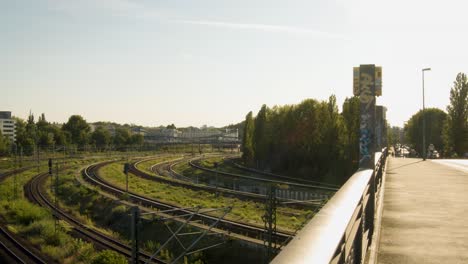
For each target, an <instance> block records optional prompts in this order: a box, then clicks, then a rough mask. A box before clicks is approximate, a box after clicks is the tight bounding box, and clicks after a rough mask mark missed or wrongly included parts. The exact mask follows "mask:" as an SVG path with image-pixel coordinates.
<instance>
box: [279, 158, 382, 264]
mask: <svg viewBox="0 0 468 264" xmlns="http://www.w3.org/2000/svg"><path fill="white" fill-rule="evenodd" d="M386 157H387V150H386V149H384V150H383V151H382V152H378V153H376V155H375V160H376V162H375V169H374V170H372V169H360V170H358V172H356V173H355V174H353V175H352V176H351V178H349V179H348V181H346V183H345V184H344V185H343V186H342V187H341V188H340V189H339V190H338V192H336V193H335V195H334V196H333V197H332V198H331V199H330V201H328V202H327V204H326V205H325V206H324V207H323V208H322V209H321V210H320V211H319V212H318V213H317V215H315V216H314V217H313V218H312V220H311V221H310V222H309V223H308V224H307V225H306V226H305V227H304V228H303V229H302V230H301V231H299V233H298V234H297V235H296V236H295V237H294V239H293V240H292V241H291V242H289V244H288V245H286V247H285V248H284V249H283V250H282V251H281V252H280V253H279V254H278V255H277V256H276V257H275V258H274V259H273V261H272V262H271V263H274V264H283V263H288V264H298V263H314V264H316V263H362V260H363V259H364V258H365V255H366V253H367V249H368V248H369V246H370V244H371V242H372V235H373V231H374V215H375V211H376V210H375V207H376V204H375V201H376V199H375V197H376V193H377V192H378V189H379V187H380V182H381V177H382V169H383V166H384V164H385V159H386Z"/></svg>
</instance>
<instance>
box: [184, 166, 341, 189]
mask: <svg viewBox="0 0 468 264" xmlns="http://www.w3.org/2000/svg"><path fill="white" fill-rule="evenodd" d="M194 161H195V160H190V161H189V165H190V166H192V167H193V168H196V169H199V170H202V171H206V172H210V173H218V175H224V176H228V177H235V178H242V179H247V180H254V181H258V182H264V183H274V184H287V185H289V186H293V187H299V188H309V189H316V190H323V191H330V192H336V191H337V190H338V188H335V187H327V186H321V185H311V184H304V183H295V182H291V181H280V180H269V179H263V178H257V177H252V176H246V175H241V174H235V173H229V172H224V171H219V170H218V171H215V170H212V169H208V168H205V167H203V166H201V165H199V164H197V163H196V162H194Z"/></svg>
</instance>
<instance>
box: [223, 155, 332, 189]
mask: <svg viewBox="0 0 468 264" xmlns="http://www.w3.org/2000/svg"><path fill="white" fill-rule="evenodd" d="M235 158H236V157H232V158H231V157H229V158H226V160H227V161H228V162H230V163H231V164H232V165H233V166H234V167H236V168H238V169H240V170H243V171H246V172H250V173H255V174H260V175H264V176H268V177H273V178H278V179H285V180H289V181H293V182H294V181H295V182H298V183H304V184H311V185H318V186H324V187H331V188H335V189H337V190H338V189H339V188H340V186H338V185H336V184H330V183H324V182H318V181H310V180H305V179H300V178H294V177H289V176H284V175H279V174H274V173H271V172H266V171H262V170H257V169H254V168H249V167H245V166H242V165H240V164H238V163H236V162H234V161H233V159H235Z"/></svg>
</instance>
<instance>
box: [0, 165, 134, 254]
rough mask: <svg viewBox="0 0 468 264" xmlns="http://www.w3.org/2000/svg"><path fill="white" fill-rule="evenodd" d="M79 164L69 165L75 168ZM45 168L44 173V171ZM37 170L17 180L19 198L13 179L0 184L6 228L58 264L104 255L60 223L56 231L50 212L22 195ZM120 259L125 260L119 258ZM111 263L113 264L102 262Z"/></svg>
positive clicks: (18, 176) (0, 206)
mask: <svg viewBox="0 0 468 264" xmlns="http://www.w3.org/2000/svg"><path fill="white" fill-rule="evenodd" d="M78 163H79V161H73V160H72V161H69V163H68V164H74V165H75V169H76V168H77V166H76V164H78ZM45 169H46V167H42V168H41V171H45ZM36 174H37V169H31V170H28V171H25V172H23V173H20V174H18V175H17V176H16V186H17V189H16V190H17V195H16V197H15V196H14V191H13V189H14V185H15V184H14V182H15V178H14V177H9V178H7V179H5V180H4V181H2V182H1V183H0V210H1V212H2V216H3V218H4V220H5V221H6V223H7V228H8V229H9V230H11V231H13V232H15V233H16V234H18V235H20V236H23V237H25V238H27V239H28V240H29V241H30V242H31V243H32V244H34V245H36V246H37V247H38V248H39V249H40V250H41V251H42V253H44V254H46V255H48V256H50V257H51V258H52V259H54V260H55V261H57V262H59V263H91V262H93V261H94V260H95V259H98V258H100V256H101V255H102V254H104V253H100V252H98V251H96V250H95V249H94V247H93V245H92V244H90V243H87V242H83V241H82V240H80V239H76V238H73V237H72V236H71V235H70V234H69V228H67V225H66V224H65V223H62V222H60V224H59V228H58V229H57V231H55V220H54V218H53V217H52V215H51V213H50V211H48V210H47V209H45V208H42V207H40V206H38V205H35V204H32V203H30V202H29V201H27V200H26V199H25V197H24V193H23V185H25V184H26V183H27V182H28V181H29V180H30V179H31V178H32V177H33V176H34V175H36ZM114 257H116V258H117V259H121V260H125V258H124V257H122V256H120V255H114ZM101 263H112V262H101Z"/></svg>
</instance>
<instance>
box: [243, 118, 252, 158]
mask: <svg viewBox="0 0 468 264" xmlns="http://www.w3.org/2000/svg"><path fill="white" fill-rule="evenodd" d="M253 133H254V121H253V117H252V111H250V112H249V113H248V114H247V116H246V117H245V126H244V132H243V134H244V137H243V138H242V159H243V161H244V164H246V165H252V164H253V158H254V150H253Z"/></svg>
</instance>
